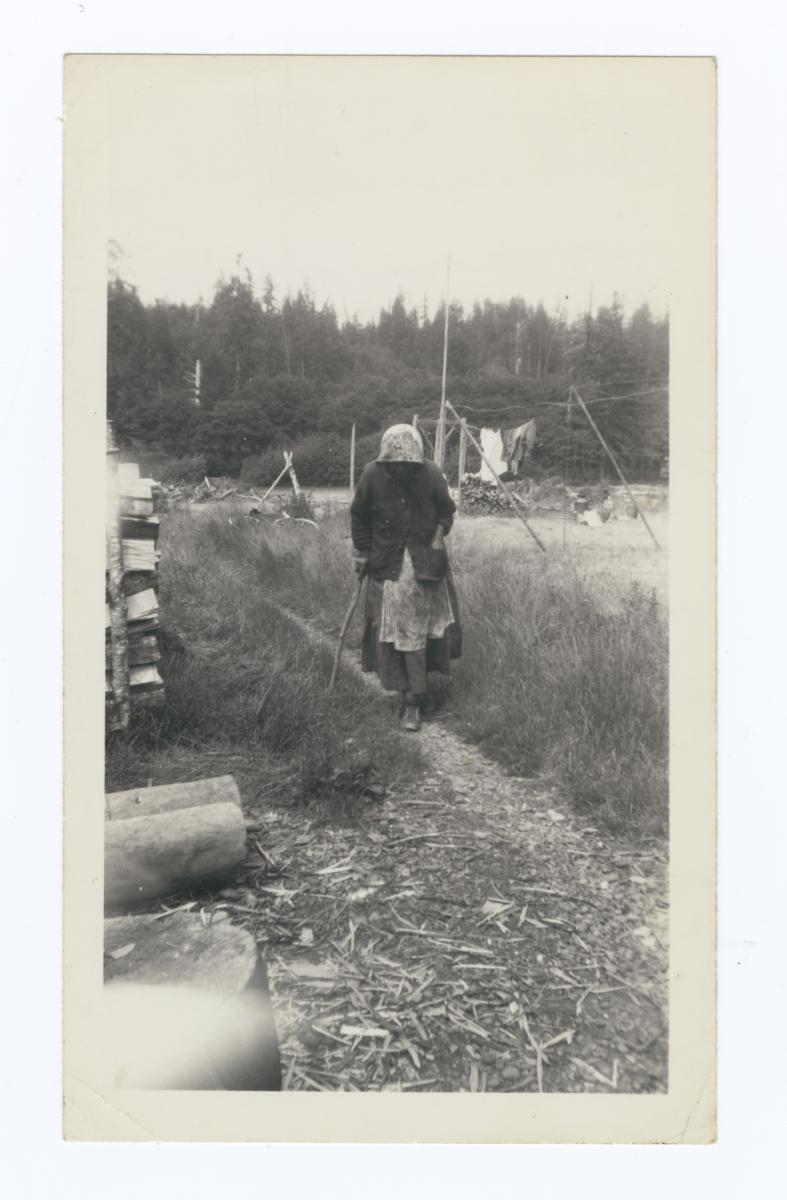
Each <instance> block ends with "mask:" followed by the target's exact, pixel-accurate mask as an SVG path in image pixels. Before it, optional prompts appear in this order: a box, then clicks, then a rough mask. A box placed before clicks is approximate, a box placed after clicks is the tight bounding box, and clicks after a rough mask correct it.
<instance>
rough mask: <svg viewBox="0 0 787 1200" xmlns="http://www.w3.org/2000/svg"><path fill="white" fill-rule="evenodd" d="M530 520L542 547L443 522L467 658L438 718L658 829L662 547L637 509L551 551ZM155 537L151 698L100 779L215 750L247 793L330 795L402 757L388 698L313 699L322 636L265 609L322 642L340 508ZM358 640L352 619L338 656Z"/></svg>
mask: <svg viewBox="0 0 787 1200" xmlns="http://www.w3.org/2000/svg"><path fill="white" fill-rule="evenodd" d="M661 525H662V526H663V525H664V521H663V518H662V519H661ZM539 531H540V533H541V534H542V536H543V537H544V538H545V540H546V541H547V543H548V545H549V554H548V555H542V554H541V553H540V552H539V550H538V548H537V547H536V545H535V543H533V542H532V541H531V540H530V539H529V538H528V536H527V533H526V531H525V530H524V529H523V528H522V526H521V525H520V524H519V522H516V521H513V520H505V519H500V518H466V519H463V520H460V521H458V522H457V526H456V528H455V530H454V532H453V533H452V535H451V539H450V549H451V553H452V561H453V564H454V572H455V576H456V582H457V587H458V591H459V596H460V603H461V605H462V618H463V624H464V632H465V653H464V657H463V658H462V660H461V661H460V662H459V663H458V664H456V669H455V674H454V679H453V683H452V687H451V691H450V703H449V709H448V712H447V714H446V717H445V720H446V721H447V722H448V723H449V724H451V725H452V726H453V727H454V728H455V729H456V730H457V731H458V732H460V733H461V734H462V735H463V736H464V737H465V738H466V739H467V740H469V741H473V742H476V743H478V744H479V745H480V746H481V748H482V749H483V750H484V751H485V752H486V753H488V754H489V755H491V756H492V757H494V758H495V759H497V760H498V761H499V762H501V763H502V764H504V765H505V767H506V768H507V769H508V770H510V771H511V772H512V773H514V774H518V775H534V774H544V775H546V776H548V777H550V778H552V779H554V780H555V781H556V782H558V783H559V784H560V785H561V786H562V787H563V788H564V789H565V790H566V791H567V793H568V794H569V795H570V797H571V799H572V800H573V802H574V803H575V804H576V805H577V806H578V807H579V808H580V809H582V810H587V811H589V812H592V814H593V817H594V819H596V820H599V821H602V822H604V823H606V824H607V825H608V826H610V827H612V828H620V829H623V830H626V831H627V832H629V833H637V832H642V833H647V834H652V833H659V832H663V831H665V829H666V823H667V712H668V703H667V620H666V613H665V609H664V594H665V581H664V576H663V563H664V556H663V555H660V554H658V552H657V551H655V549H654V548H653V547H652V545H651V543H650V541H649V539H648V537H647V534H646V532H645V530H644V529H643V528H642V527H641V525H640V523H639V522H632V523H624V522H620V523H610V524H609V525H607V526H605V527H604V528H602V529H600V530H595V531H591V530H588V529H585V528H584V527H576V526H573V525H571V526H568V527H567V528H566V530H565V541H566V544H565V546H564V545H563V538H564V530H563V525H562V522H560V521H559V520H558V521H555V520H552V521H546V520H542V521H541V522H540V524H539ZM162 532H163V538H162V550H163V558H162V595H161V602H162V611H163V614H164V619H165V623H166V625H167V629H168V631H169V635H168V643H169V648H168V651H167V655H166V660H165V664H164V666H165V673H166V676H167V680H166V681H167V697H168V700H167V707H166V711H165V714H164V716H163V718H162V719H149V720H147V721H146V722H144V723H142V724H141V725H139V726H138V727H137V728H136V729H135V731H134V733H133V735H132V737H131V738H130V739H129V738H124V739H117V740H116V741H115V742H114V743H113V744H112V746H111V747H110V752H109V755H108V762H107V767H108V786H109V787H121V786H135V785H137V784H138V783H140V782H143V781H144V780H145V779H146V778H148V777H151V776H153V775H155V777H156V780H157V781H163V779H164V778H165V777H167V776H169V777H173V778H175V777H180V778H182V777H183V773H182V772H183V769H184V767H185V765H186V763H188V764H190V766H191V767H192V768H193V770H195V771H196V770H202V769H204V768H208V769H209V767H210V761H211V759H213V760H214V761H215V760H216V758H217V757H220V756H221V755H222V754H223V755H224V757H225V758H227V761H228V762H230V763H231V762H232V761H233V759H234V760H235V761H236V762H237V765H236V766H235V767H233V768H232V769H233V770H235V772H236V773H238V771H240V773H241V775H242V777H243V778H244V780H245V781H246V783H247V785H250V786H251V787H252V791H253V794H255V795H256V794H261V795H269V796H279V797H281V798H286V797H289V798H305V799H311V800H319V801H320V803H322V804H325V805H331V804H336V805H339V806H340V805H342V804H346V803H347V802H348V801H347V798H348V796H349V797H351V796H352V795H353V794H354V793H360V792H361V791H362V790H363V787H364V786H366V784H367V783H368V781H370V780H371V781H374V780H375V779H376V778H378V777H380V778H385V779H386V780H390V779H391V778H394V777H397V776H401V775H402V774H403V773H404V774H407V773H408V772H410V773H412V772H413V771H414V770H415V767H416V765H417V754H418V752H417V745H416V744H415V743H417V739H412V738H410V739H406V738H402V737H401V736H400V735H399V734H398V733H397V732H396V728H395V720H394V709H393V707H392V706H391V705H390V704H370V703H369V696H368V693H367V692H366V690H365V689H362V688H360V687H359V686H358V683H357V681H356V680H354V679H353V678H352V676H351V675H350V674H349V672H347V671H345V672H343V673H342V675H341V676H340V680H339V683H338V685H337V689H336V691H335V692H334V693H330V694H329V693H328V691H327V686H326V685H327V679H328V673H329V670H330V657H331V654H330V646H325V645H315V644H314V642H313V641H312V640H310V639H309V636H308V633H307V632H306V631H304V630H303V629H302V628H299V627H297V626H294V625H293V624H292V622H290V621H288V620H287V618H286V616H284V615H282V613H281V611H280V609H279V608H277V607H272V606H271V603H270V601H273V602H275V604H276V605H278V606H280V607H281V608H286V609H288V610H291V611H293V612H295V613H297V614H299V615H300V616H301V617H305V618H307V619H308V620H310V621H311V622H312V623H313V624H314V626H315V627H316V628H317V629H319V630H320V631H322V632H323V633H324V634H327V635H328V636H329V637H330V638H335V636H336V633H337V631H338V628H339V625H340V622H341V619H342V616H343V614H344V611H345V609H346V606H347V602H348V598H349V595H350V593H351V591H352V588H353V581H354V576H353V575H352V572H351V569H350V561H349V560H350V544H349V538H348V530H347V517H346V514H336V515H335V516H333V517H329V518H327V519H325V520H323V521H321V522H320V526H319V529H314V528H313V527H311V526H307V525H298V526H295V527H290V526H281V525H279V526H272V525H271V524H268V523H265V524H263V525H260V524H258V523H256V522H253V521H248V520H242V521H237V520H236V521H234V522H233V524H230V523H229V521H228V519H227V511H226V509H223V508H220V507H219V506H218V505H216V506H204V507H202V508H200V509H197V510H194V509H191V510H189V509H180V510H175V511H173V512H172V513H170V514H168V515H167V516H166V517H165V519H164V521H163V527H162ZM658 532H659V535H660V537H661V538H663V537H664V533H665V530H664V529H663V528H662V527H659V529H658ZM359 635H360V621H359V620H356V625H355V627H354V630H353V633H352V634H351V638H350V641H349V643H348V651H347V653H348V656H349V655H353V654H354V653H355V648H356V647H357V644H358V640H359ZM228 756H229V757H228ZM203 760H204V761H203ZM222 769H225V768H224V767H222ZM227 769H229V768H227ZM162 771H163V774H162Z"/></svg>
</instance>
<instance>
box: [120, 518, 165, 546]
mask: <svg viewBox="0 0 787 1200" xmlns="http://www.w3.org/2000/svg"><path fill="white" fill-rule="evenodd" d="M159 527H160V522H159V519H158V517H131V516H123V515H121V518H120V534H121V537H123V538H134V539H136V538H153V539H154V540H155V539H157V538H158V535H159Z"/></svg>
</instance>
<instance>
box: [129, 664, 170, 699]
mask: <svg viewBox="0 0 787 1200" xmlns="http://www.w3.org/2000/svg"><path fill="white" fill-rule="evenodd" d="M128 686H129V688H130V689H131V691H132V692H134V693H135V694H136V693H137V692H138V691H150V690H151V689H153V688H161V687H163V686H164V680H163V679H162V678H161V676H160V675H159V673H158V668H157V667H156V665H155V663H144V664H143V665H142V666H139V667H129V669H128Z"/></svg>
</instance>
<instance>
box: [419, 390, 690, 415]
mask: <svg viewBox="0 0 787 1200" xmlns="http://www.w3.org/2000/svg"><path fill="white" fill-rule="evenodd" d="M667 391H669V388H667V387H664V386H658V387H651V388H646V389H645V390H644V391H641V392H626V393H625V394H623V395H620V396H594V397H593V399H592V400H585V403H586V404H601V403H602V402H604V401H612V400H636V399H640V398H644V397H646V396H653V395H654V394H655V393H656V392H667ZM567 402H568V397H567V398H566V400H522V401H520V402H519V403H518V404H506V405H505V406H504V407H503V408H495V409H491V408H487V409H484V408H478V407H474V406H473V405H471V404H465V403H464V402H463V401H461V400H457V402H456V407H457V409H460V408H461V409H462V410H463V411H464V412H471V413H474V414H475V415H479V414H482V413H487V414H488V419H489V420H494V419H495V418H496V417H499V416H501V415H502V414H503V413H509V412H519V411H521V409H523V408H565V407H566V404H567ZM420 419H421V418H420V417H419V420H420Z"/></svg>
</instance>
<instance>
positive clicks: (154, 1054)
mask: <svg viewBox="0 0 787 1200" xmlns="http://www.w3.org/2000/svg"><path fill="white" fill-rule="evenodd" d="M104 983H105V987H104V1006H103V1008H104V1033H103V1036H104V1047H105V1054H106V1059H107V1062H108V1064H110V1066H111V1073H112V1080H113V1083H114V1085H115V1086H116V1087H119V1088H124V1087H125V1088H151V1089H177V1090H184V1089H188V1090H211V1091H213V1090H216V1089H223V1090H230V1091H277V1090H279V1089H280V1087H281V1064H280V1059H279V1049H278V1041H277V1038H276V1027H275V1023H274V1018H273V1009H272V1007H271V1002H270V995H269V991H268V979H267V973H266V971H265V964H264V963H263V961H262V959H261V958H260V955H259V953H258V950H257V946H256V943H255V942H254V939H253V938H252V937H251V935H250V934H248V933H246V932H245V931H244V930H241V929H238V928H237V927H236V926H233V925H231V924H230V923H229V922H228V921H224V922H222V923H221V924H212V923H205V924H203V921H202V920H201V919H200V917H199V916H195V915H193V914H189V913H182V912H180V913H172V914H171V915H169V916H166V917H163V918H158V917H156V916H152V915H145V916H133V917H120V918H115V919H111V920H107V921H105V922H104Z"/></svg>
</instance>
